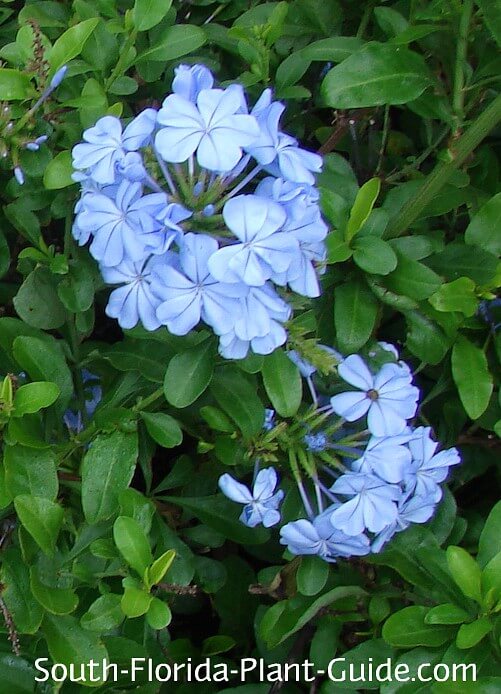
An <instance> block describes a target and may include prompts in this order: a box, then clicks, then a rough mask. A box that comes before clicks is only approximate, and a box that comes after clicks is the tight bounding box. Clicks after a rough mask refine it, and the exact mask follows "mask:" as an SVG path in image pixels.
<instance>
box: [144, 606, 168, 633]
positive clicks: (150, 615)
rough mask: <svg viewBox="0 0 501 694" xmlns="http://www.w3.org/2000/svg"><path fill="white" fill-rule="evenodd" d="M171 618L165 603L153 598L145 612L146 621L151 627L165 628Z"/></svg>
mask: <svg viewBox="0 0 501 694" xmlns="http://www.w3.org/2000/svg"><path fill="white" fill-rule="evenodd" d="M171 619H172V612H171V611H170V608H169V606H168V605H167V603H165V602H163V601H162V600H160V599H159V598H153V600H152V601H151V603H150V606H149V608H148V612H147V613H146V621H147V622H148V624H149V625H150V627H151V628H152V629H157V630H158V629H165V627H167V626H169V624H170V622H171Z"/></svg>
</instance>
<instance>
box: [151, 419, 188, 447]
mask: <svg viewBox="0 0 501 694" xmlns="http://www.w3.org/2000/svg"><path fill="white" fill-rule="evenodd" d="M141 419H142V420H143V422H144V423H145V425H146V429H147V430H148V434H149V435H150V436H151V438H152V439H153V440H154V441H156V442H157V443H158V444H160V446H163V447H164V448H174V447H175V446H179V444H180V443H181V442H182V440H183V432H182V431H181V427H180V426H179V424H178V423H177V421H176V420H175V419H174V417H171V416H170V415H168V414H165V412H141Z"/></svg>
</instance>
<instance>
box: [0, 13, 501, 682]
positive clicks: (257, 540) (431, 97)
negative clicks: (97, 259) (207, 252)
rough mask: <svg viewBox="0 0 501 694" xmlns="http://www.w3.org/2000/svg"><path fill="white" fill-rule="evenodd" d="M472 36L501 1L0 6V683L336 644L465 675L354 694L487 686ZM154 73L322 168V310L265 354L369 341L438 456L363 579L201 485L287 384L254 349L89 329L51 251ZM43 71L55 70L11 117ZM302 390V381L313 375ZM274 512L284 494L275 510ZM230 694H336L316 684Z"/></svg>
mask: <svg viewBox="0 0 501 694" xmlns="http://www.w3.org/2000/svg"><path fill="white" fill-rule="evenodd" d="M500 43H501V2H500V1H499V0H477V2H473V1H472V0H401V1H396V2H392V1H389V2H384V1H383V0H381V1H380V2H372V0H368V1H367V2H362V3H360V2H350V1H349V0H329V1H326V0H291V1H288V2H260V1H259V0H226V1H224V2H213V1H212V0H190V1H181V0H180V1H177V0H174V1H172V0H136V1H135V2H133V0H120V1H119V2H115V1H112V0H74V1H73V2H54V1H46V2H45V1H42V2H37V1H33V2H30V1H29V0H26V2H21V1H17V0H15V1H13V2H8V1H5V2H2V3H1V6H0V45H1V48H0V59H1V60H2V67H0V99H1V101H2V105H1V110H0V150H1V152H2V159H1V162H2V163H1V164H0V166H1V173H0V175H1V177H2V187H1V193H0V195H1V197H2V211H1V213H0V215H1V223H0V304H1V306H2V309H1V315H0V375H1V376H2V377H3V376H6V378H5V380H4V381H3V386H2V389H1V390H0V435H1V437H2V438H1V446H2V456H3V462H2V464H1V466H0V508H1V511H0V518H1V532H0V576H1V592H0V598H1V600H0V608H1V611H2V613H3V618H4V623H3V624H1V625H0V631H1V635H0V668H1V675H0V676H1V681H2V686H4V687H5V688H6V689H5V690H6V691H8V692H9V694H18V693H19V694H21V693H23V694H24V693H27V692H35V691H37V692H49V691H59V690H61V691H63V692H77V691H86V687H85V686H83V685H78V684H65V685H63V686H62V687H61V689H59V686H56V685H54V686H53V685H49V684H40V685H36V684H35V681H34V676H35V671H34V668H33V663H34V661H35V659H36V658H39V657H49V658H51V659H52V660H53V661H55V662H62V663H77V664H78V663H81V662H88V661H89V660H90V659H91V658H94V659H96V660H101V659H102V658H104V657H107V655H108V657H109V658H110V659H111V660H113V661H115V662H124V663H126V662H127V661H129V660H130V658H131V657H141V656H150V657H152V658H154V659H155V660H158V661H162V660H165V659H168V660H169V662H183V661H186V659H187V658H188V657H191V658H193V661H194V662H197V661H198V659H203V658H205V657H206V656H210V657H212V658H213V660H214V662H229V663H231V662H237V661H238V660H239V659H240V658H242V657H245V656H251V655H258V656H259V657H263V658H264V659H265V660H266V661H267V662H286V661H302V660H304V659H306V658H309V659H310V660H311V661H313V662H314V663H315V665H316V666H317V667H318V668H325V667H326V664H327V663H328V662H329V660H330V659H331V658H333V657H334V655H335V654H337V655H343V656H344V657H346V659H347V662H354V663H361V662H367V661H368V659H369V658H373V660H374V662H376V663H377V662H383V661H384V660H385V659H386V658H388V657H392V658H393V659H394V660H395V661H397V660H398V661H401V662H405V663H409V664H410V665H411V666H412V667H417V666H418V665H419V664H420V663H422V662H431V663H434V662H442V663H448V664H452V663H455V662H475V663H477V664H478V668H479V670H478V674H479V677H480V678H481V679H480V681H479V682H476V683H473V684H458V683H456V684H452V683H447V682H444V683H430V684H423V683H419V682H410V683H407V684H405V685H403V684H401V685H398V684H395V683H393V684H391V685H385V686H382V687H381V691H382V692H384V693H385V694H390V693H391V694H396V693H397V692H398V693H401V694H404V692H405V694H410V693H411V692H422V693H424V692H433V693H435V692H437V693H439V692H461V693H462V692H475V694H477V693H482V692H486V693H488V692H494V691H499V689H500V685H501V676H500V662H501V644H500V637H501V617H500V616H499V610H500V608H501V580H500V575H501V504H500V503H499V502H498V503H497V505H496V502H497V501H498V498H499V476H500V469H499V438H498V436H499V435H500V434H501V406H500V396H499V388H498V380H499V378H498V377H499V355H500V352H501V337H500V332H499V327H500V324H501V323H500V321H501V310H500V300H499V299H497V298H496V297H497V292H498V288H499V284H500V282H499V279H500V265H499V253H500V250H501V233H500V229H499V227H500V222H501V193H498V191H499V189H500V187H499V183H500V166H499V146H500V138H499V135H500V131H499V122H500V119H501V96H499V93H498V87H499V74H500V67H501V57H500V54H499V44H500ZM180 62H184V63H186V64H194V63H203V64H205V65H207V66H208V67H209V68H211V69H212V70H213V71H214V73H215V74H216V75H217V78H218V80H220V81H221V82H223V83H225V81H228V82H230V81H237V82H239V83H241V84H243V85H245V86H246V88H247V92H248V93H249V94H250V95H251V99H252V100H256V99H257V98H258V97H259V95H260V94H261V92H262V90H263V88H265V87H270V86H271V87H272V88H273V89H274V92H275V96H276V98H278V99H280V100H281V101H283V102H284V103H286V105H287V110H286V113H285V116H284V128H285V129H286V130H287V131H288V132H290V133H291V134H293V135H295V136H296V137H297V138H298V139H299V140H300V141H301V143H302V145H303V146H304V147H306V148H308V149H310V150H314V151H319V152H320V153H322V154H323V155H324V171H323V173H322V174H321V175H320V176H319V179H318V185H319V187H320V191H321V202H322V210H323V214H324V218H325V220H326V221H327V222H328V224H329V228H330V234H329V236H328V239H327V247H328V268H327V271H326V273H325V275H324V276H323V278H322V287H323V293H322V296H321V297H320V298H319V299H317V300H314V301H308V300H301V302H299V303H297V304H296V306H295V309H296V311H295V317H294V319H293V320H292V321H291V323H290V325H289V347H291V348H294V349H297V350H299V351H300V352H301V353H302V354H303V355H304V356H305V357H308V356H310V357H311V356H313V358H314V357H315V354H316V358H317V359H318V352H315V347H314V345H315V343H316V342H317V341H318V342H321V343H323V344H327V345H331V346H333V347H335V348H336V349H337V350H339V351H341V352H342V353H344V354H351V353H353V352H359V351H362V352H364V350H365V351H366V352H367V351H368V350H370V349H371V348H373V346H374V343H375V340H376V339H378V340H386V341H389V342H391V343H393V344H396V345H398V346H399V348H400V349H401V351H402V355H403V358H405V359H406V361H407V362H408V363H410V364H411V365H412V368H413V371H414V373H415V377H416V382H417V383H418V385H419V387H420V388H421V391H422V396H421V403H422V404H421V408H420V411H419V414H418V417H417V422H418V423H420V424H425V425H427V426H432V427H433V430H434V432H435V434H436V437H437V439H438V440H440V441H441V442H442V444H443V445H445V446H454V445H457V446H458V447H459V449H460V452H461V456H462V459H463V463H462V465H461V466H459V467H457V468H455V469H454V471H453V473H452V475H451V480H450V484H449V486H450V492H447V494H446V495H445V496H444V499H443V501H442V503H441V505H440V507H439V510H438V513H437V514H436V516H435V518H434V519H433V520H432V521H431V522H430V523H429V524H428V525H426V526H422V525H420V526H414V527H413V528H411V529H409V530H407V531H405V532H404V533H401V534H400V535H398V536H397V537H396V538H395V539H394V540H392V542H391V543H390V544H389V545H388V546H387V548H386V549H385V551H384V552H382V553H381V554H378V555H373V556H371V558H369V559H367V560H365V559H364V560H362V559H360V560H358V559H357V560H348V561H340V562H339V563H338V564H333V565H327V564H326V563H324V562H322V561H321V560H320V559H318V558H305V557H303V558H292V557H291V555H287V554H286V555H284V552H283V547H281V546H280V545H279V544H278V541H277V535H276V533H274V532H273V531H271V532H270V531H269V530H265V529H255V530H252V529H249V528H247V527H245V526H244V525H242V524H241V523H239V521H238V513H239V509H237V508H236V507H235V505H234V504H232V503H231V502H230V501H228V500H225V499H224V498H223V497H222V495H221V494H219V493H217V480H218V478H219V476H220V475H221V474H222V473H223V472H225V471H227V470H228V469H229V468H228V466H231V467H232V468H233V470H232V472H235V470H236V471H237V472H238V473H239V474H240V475H241V476H242V475H245V473H246V471H249V470H252V465H253V460H252V450H253V449H252V446H253V443H252V442H253V439H254V437H255V436H256V435H257V434H258V433H259V431H260V429H261V426H262V422H263V417H264V408H265V407H270V406H273V407H274V408H275V409H276V410H277V411H279V412H281V410H283V412H284V414H285V416H287V417H290V418H294V416H295V415H296V412H297V409H298V407H299V402H300V400H301V389H302V385H301V379H300V378H299V376H298V374H297V372H296V371H295V368H294V367H293V366H292V365H291V364H289V363H288V361H287V360H285V362H284V361H283V359H281V358H280V357H281V354H280V353H278V356H277V353H275V354H274V355H271V356H269V357H262V356H256V355H253V356H249V357H247V358H246V359H244V360H240V361H235V362H228V361H225V360H224V359H222V358H221V357H218V356H217V355H216V349H215V344H214V339H213V336H212V335H211V333H209V331H208V330H206V329H203V328H200V327H199V328H198V329H197V330H196V331H193V332H191V333H190V334H189V335H187V336H186V337H174V336H172V335H170V334H169V333H168V332H167V331H166V330H165V329H160V330H157V331H156V332H151V333H148V332H146V331H145V330H143V329H141V328H135V329H133V330H130V331H123V332H122V331H121V330H120V329H119V327H118V326H117V323H116V321H114V320H113V319H110V318H108V317H107V316H106V315H105V313H104V306H105V305H106V300H107V296H108V294H109V289H107V288H106V287H105V286H104V284H103V282H102V280H101V278H100V275H99V273H98V271H97V268H96V265H95V263H94V261H93V260H92V258H91V257H90V256H89V254H88V251H87V249H86V248H79V247H78V246H77V245H76V243H75V242H74V240H73V239H72V236H71V227H72V223H73V217H74V206H75V201H76V199H77V196H78V190H77V185H76V184H75V183H74V182H73V181H72V179H71V177H70V176H71V173H72V166H71V149H72V147H73V146H74V145H75V144H76V143H77V142H79V141H80V140H81V137H82V131H83V130H84V129H85V128H89V127H90V126H92V125H93V124H94V123H95V121H96V120H97V119H98V118H99V117H101V116H103V115H105V114H112V115H116V116H123V117H124V118H125V119H127V118H130V117H131V116H133V115H135V114H136V113H138V112H139V111H140V110H141V109H142V108H144V107H145V106H148V105H154V106H156V107H158V106H159V105H160V103H161V101H162V100H163V98H164V97H165V95H166V94H167V93H169V91H170V85H171V81H172V77H173V74H174V73H173V71H174V68H175V67H176V66H177V65H178V64H179V63H180ZM63 65H68V68H69V69H68V72H67V74H66V77H65V79H64V80H63V81H62V83H61V84H60V86H59V87H58V88H57V90H56V91H54V92H53V93H52V94H51V95H50V96H49V98H47V99H46V100H45V101H44V103H43V104H42V105H41V106H40V107H39V108H38V109H37V110H36V111H35V110H33V109H32V107H33V106H34V105H35V104H36V102H37V99H38V97H39V96H40V94H41V93H42V92H43V90H44V89H45V88H46V87H47V85H48V84H49V82H50V80H51V78H52V77H53V76H54V74H56V72H57V70H58V69H59V68H61V67H62V66H63ZM30 109H31V110H30ZM43 135H46V136H47V140H46V141H45V142H43V143H41V144H40V146H39V148H38V149H36V150H34V151H33V149H32V150H30V149H26V146H25V145H26V143H27V142H33V141H34V140H35V138H37V137H40V136H43ZM14 170H16V176H14V175H13V172H14ZM20 172H22V173H20ZM23 178H24V182H23ZM291 369H292V371H291ZM88 372H90V373H91V374H92V375H93V376H92V378H91V380H90V381H89V380H87V378H88V377H87V375H86V374H88ZM322 378H323V380H322V379H321V381H322V382H321V383H320V384H319V387H320V388H322V387H323V388H324V389H326V392H327V389H328V386H329V384H330V383H333V382H335V381H336V378H337V376H336V373H335V370H334V371H331V373H328V374H324V376H323V377H322ZM31 383H37V384H39V385H37V386H35V387H34V388H33V387H31V386H29V384H31ZM54 384H55V385H54ZM284 384H285V385H286V386H288V387H289V388H290V390H289V392H286V393H284V392H283V385H284ZM98 387H99V388H101V392H102V399H101V400H100V402H99V405H98V407H97V409H95V412H94V408H93V407H90V404H91V402H90V401H92V400H93V399H94V400H97V398H98V396H97V390H96V389H97V388H98ZM30 388H31V389H30ZM23 389H24V391H23ZM305 397H307V393H306V392H305ZM296 401H297V406H296V407H295V408H294V407H293V406H291V405H290V403H291V402H296ZM94 405H95V403H94ZM70 410H71V412H72V413H73V414H71V413H69V411H70ZM91 412H93V414H92V415H91V416H89V413H91ZM90 442H92V445H91V447H88V444H89V443H90ZM496 454H498V455H497V456H496ZM287 501H288V502H289V504H294V503H296V501H295V497H294V494H293V493H292V492H291V494H290V496H289V497H288V499H286V504H287ZM13 650H14V652H15V653H17V654H18V655H15V654H13V653H12V651H13ZM194 686H195V685H190V684H182V683H180V684H176V685H174V684H169V685H166V687H167V688H166V689H165V691H172V692H174V691H175V692H188V691H191V688H192V687H194ZM230 686H233V685H231V684H229V685H224V686H220V687H219V686H218V685H216V684H210V683H207V684H198V685H196V691H199V692H201V693H202V694H203V693H204V692H208V693H209V692H217V691H220V690H221V691H222V690H223V689H225V687H230ZM54 687H55V688H54ZM234 687H235V689H231V691H238V692H240V691H241V692H252V694H254V693H255V694H260V693H261V692H268V691H279V690H280V691H282V692H284V694H285V693H291V694H293V693H294V692H300V691H310V692H318V691H320V692H322V694H331V693H334V692H338V691H339V692H340V691H347V690H350V691H357V690H358V688H357V687H358V686H357V685H354V684H350V683H349V682H347V683H344V684H340V683H338V684H334V683H332V682H328V681H324V680H323V679H322V678H320V679H318V680H317V681H316V682H315V683H313V684H308V685H306V684H305V685H301V684H300V683H297V684H286V685H283V686H280V687H278V688H274V689H273V686H272V685H270V684H258V680H257V679H254V681H253V682H251V683H250V684H247V685H245V686H240V685H239V683H238V682H235V683H234ZM270 687H271V689H270ZM378 687H379V685H378V684H372V685H371V684H370V683H365V684H364V685H363V687H362V689H361V690H362V691H363V690H364V688H365V689H371V688H372V689H377V688H378ZM129 688H133V689H134V691H138V692H139V691H140V692H145V693H146V692H155V691H158V685H155V684H148V683H142V684H139V685H138V684H137V683H136V684H135V685H134V686H132V685H130V683H129V682H128V681H127V678H125V679H124V681H123V683H120V684H119V685H113V684H111V683H108V684H104V685H101V686H100V687H99V691H116V692H118V691H124V690H128V689H129Z"/></svg>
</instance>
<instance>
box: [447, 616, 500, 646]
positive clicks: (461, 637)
mask: <svg viewBox="0 0 501 694" xmlns="http://www.w3.org/2000/svg"><path fill="white" fill-rule="evenodd" d="M491 631H492V623H491V621H490V620H489V619H488V617H480V619H476V620H475V621H474V622H471V624H462V625H461V626H460V627H459V631H458V633H457V636H456V646H457V647H458V648H473V646H476V645H477V643H479V642H480V641H481V640H482V639H483V638H484V637H485V636H487V634H489V633H490V632H491Z"/></svg>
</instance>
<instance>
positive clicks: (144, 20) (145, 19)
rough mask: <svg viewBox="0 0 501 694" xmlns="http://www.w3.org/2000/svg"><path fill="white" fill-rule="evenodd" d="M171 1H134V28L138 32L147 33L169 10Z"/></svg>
mask: <svg viewBox="0 0 501 694" xmlns="http://www.w3.org/2000/svg"><path fill="white" fill-rule="evenodd" d="M171 5H172V0H136V1H135V3H134V9H133V17H134V26H135V27H136V29H137V30H138V31H148V29H151V28H152V27H154V26H156V25H157V24H158V23H159V22H161V21H162V19H163V18H164V17H165V15H166V14H167V12H168V11H169V10H170V8H171Z"/></svg>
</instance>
